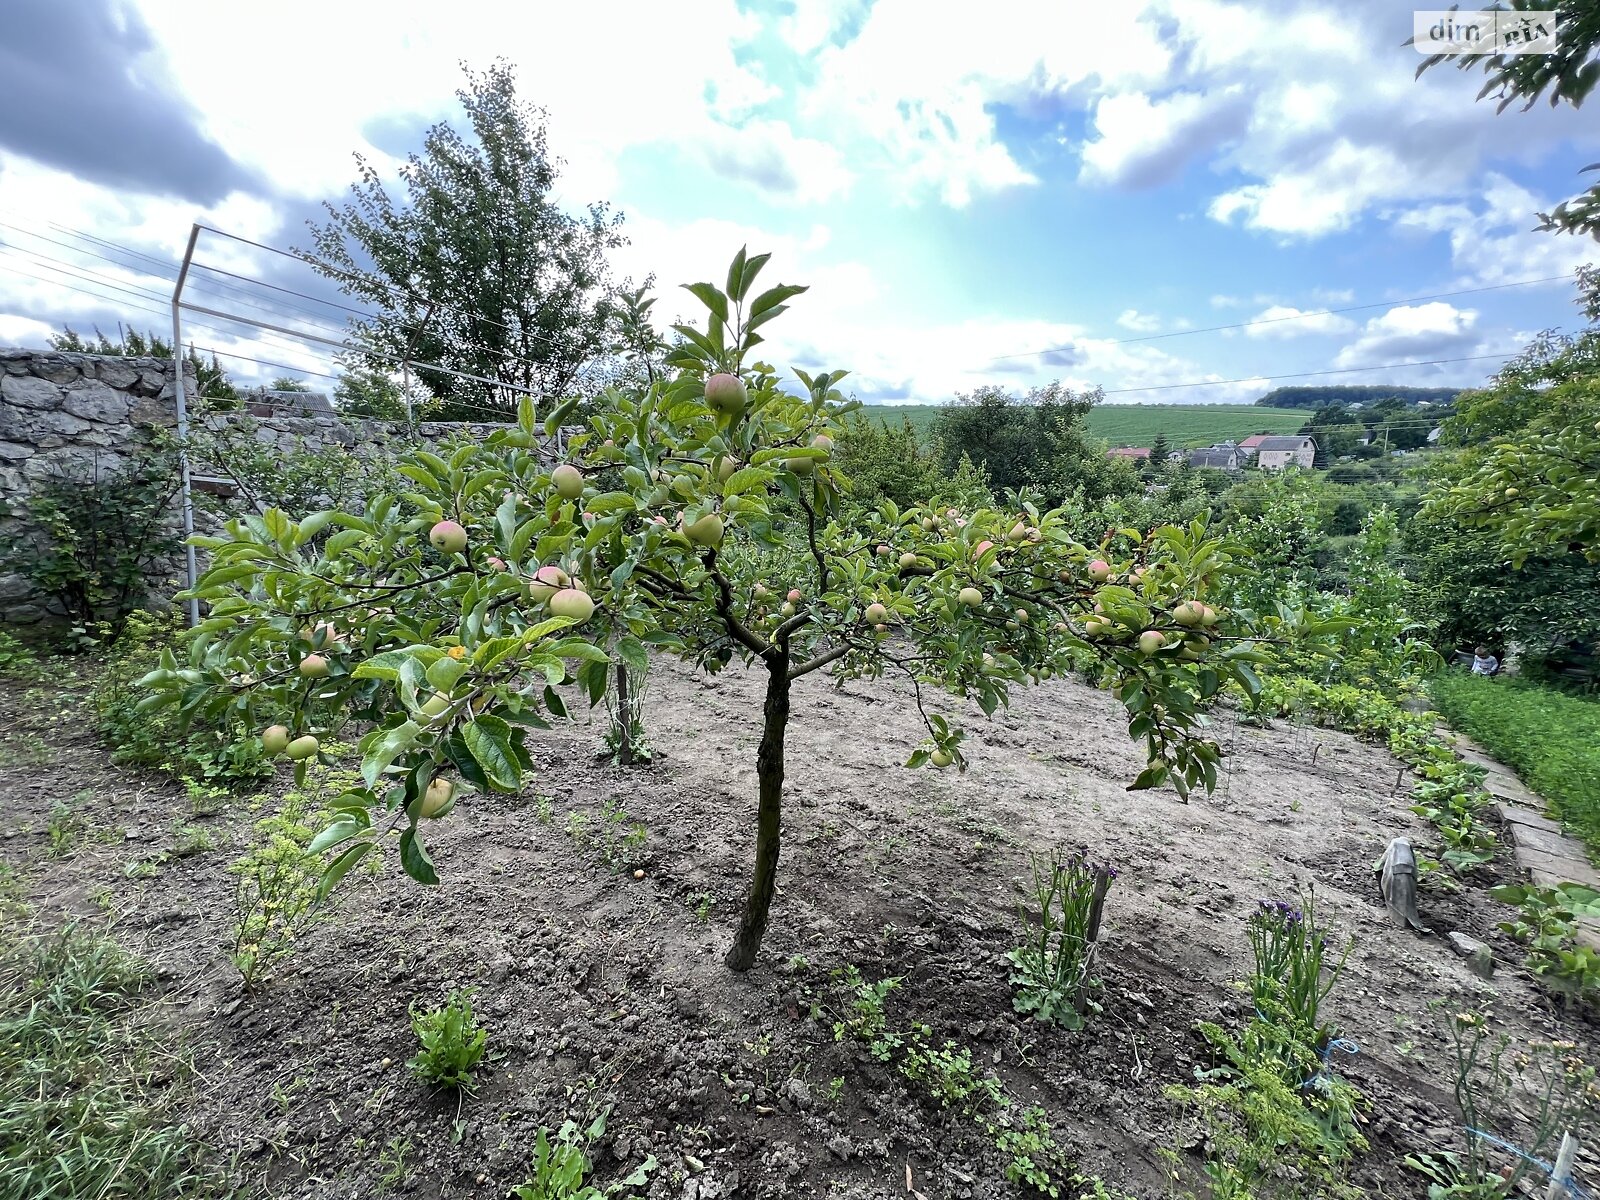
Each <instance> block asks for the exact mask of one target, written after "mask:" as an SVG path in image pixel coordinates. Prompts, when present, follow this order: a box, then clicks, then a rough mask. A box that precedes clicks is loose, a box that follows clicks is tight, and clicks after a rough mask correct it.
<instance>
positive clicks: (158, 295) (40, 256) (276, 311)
mask: <svg viewBox="0 0 1600 1200" xmlns="http://www.w3.org/2000/svg"><path fill="white" fill-rule="evenodd" d="M0 225H4V226H5V227H6V228H8V229H16V228H18V226H14V225H9V224H7V223H6V222H0ZM23 232H24V233H27V234H28V236H30V237H39V235H38V234H34V233H28V231H27V230H23ZM41 240H44V241H48V242H50V244H51V245H55V246H63V247H65V248H66V249H68V250H71V251H72V252H73V253H75V254H84V255H87V256H88V257H90V258H96V259H100V260H101V261H104V262H108V263H111V264H112V265H113V266H115V267H118V268H120V269H121V270H124V271H130V272H131V271H135V270H138V271H139V274H140V278H142V279H158V278H161V277H160V276H156V275H151V274H150V273H149V272H145V271H143V270H142V269H138V268H133V267H129V266H127V265H125V264H123V263H121V262H118V261H117V260H115V259H113V258H110V257H108V256H107V255H104V254H96V253H94V252H93V251H90V250H81V249H79V248H78V247H75V246H68V245H67V244H66V243H64V242H57V241H54V240H52V239H50V238H43V239H41ZM6 246H9V247H10V248H11V249H13V250H16V251H17V252H19V253H25V254H29V255H31V256H32V257H33V258H34V259H35V260H37V261H39V262H40V263H45V262H50V263H57V264H59V265H60V266H62V267H70V268H74V269H75V270H77V271H78V272H81V273H82V274H81V275H80V277H89V276H93V277H94V278H96V279H103V280H109V281H110V282H111V283H113V284H122V283H128V284H130V285H131V284H132V281H130V280H125V279H123V278H121V277H120V276H111V275H106V274H105V273H104V272H100V271H93V270H90V269H89V268H88V267H85V266H83V265H82V264H81V263H76V262H70V261H68V260H67V259H63V258H56V257H53V256H52V255H49V254H44V253H42V252H40V251H38V250H34V249H31V248H28V247H23V246H17V245H15V244H14V243H6V242H0V247H6ZM193 265H195V266H204V264H202V263H195V264H193ZM206 269H207V270H215V269H216V268H206ZM222 273H223V274H229V272H222ZM234 278H236V279H242V278H244V277H243V276H234ZM163 282H165V281H163ZM202 282H203V285H204V287H206V288H212V287H215V288H218V289H222V290H226V291H229V292H237V293H241V294H243V295H244V296H249V295H250V293H248V292H244V291H243V289H241V288H235V287H233V286H231V285H229V284H226V283H222V282H220V281H216V282H213V281H211V280H205V281H202ZM261 286H262V287H266V288H271V287H272V286H273V285H272V284H270V283H265V282H263V283H262V284H261ZM146 290H147V291H148V289H146ZM275 290H279V291H281V290H284V289H275ZM196 291H201V294H203V295H212V294H218V295H219V296H220V293H212V292H209V291H202V289H200V288H196ZM148 294H149V296H150V298H151V299H154V300H161V301H163V302H165V301H167V300H168V296H167V295H166V294H165V293H162V292H153V291H150V292H148ZM296 294H298V293H296ZM221 298H224V299H226V298H227V297H221ZM232 302H233V303H235V304H243V305H244V306H245V307H247V308H253V309H256V310H257V311H259V312H264V313H269V314H271V315H273V316H283V315H285V309H288V310H291V312H292V313H293V314H294V315H297V316H298V314H299V313H301V312H308V311H309V310H305V309H300V308H298V307H297V306H295V305H280V306H279V307H277V308H269V307H267V306H265V305H262V304H258V303H255V302H254V301H252V300H250V299H236V300H233V301H232ZM350 311H352V312H358V311H359V310H356V309H351V310H350ZM309 315H310V316H311V317H313V318H315V317H316V316H317V315H318V314H314V313H312V314H309ZM300 319H302V320H303V319H305V318H303V317H302V318H300ZM311 323H312V324H313V325H314V326H315V327H316V328H318V329H321V330H324V331H326V332H329V333H339V334H342V333H343V330H341V329H340V328H338V327H337V326H333V325H326V324H320V323H318V322H317V321H315V320H312V322H311Z"/></svg>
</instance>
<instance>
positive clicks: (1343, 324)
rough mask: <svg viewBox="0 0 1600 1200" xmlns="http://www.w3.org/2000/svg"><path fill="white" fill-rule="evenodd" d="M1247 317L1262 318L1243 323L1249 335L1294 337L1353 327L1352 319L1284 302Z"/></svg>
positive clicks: (1327, 332) (1328, 332)
mask: <svg viewBox="0 0 1600 1200" xmlns="http://www.w3.org/2000/svg"><path fill="white" fill-rule="evenodd" d="M1250 319H1251V320H1252V321H1260V322H1262V324H1259V325H1249V326H1246V327H1245V333H1246V334H1247V335H1248V336H1250V337H1253V338H1297V337H1309V336H1312V335H1314V334H1330V333H1349V332H1350V331H1351V330H1353V329H1355V327H1356V325H1355V322H1354V321H1351V320H1347V319H1346V318H1344V317H1341V316H1339V315H1337V314H1335V313H1325V312H1318V311H1317V310H1316V309H1309V310H1307V309H1299V308H1295V307H1293V306H1292V305H1288V304H1274V305H1272V306H1271V307H1269V308H1264V309H1262V310H1261V311H1260V312H1258V313H1257V314H1256V315H1255V316H1253V317H1251V318H1250Z"/></svg>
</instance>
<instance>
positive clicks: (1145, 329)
mask: <svg viewBox="0 0 1600 1200" xmlns="http://www.w3.org/2000/svg"><path fill="white" fill-rule="evenodd" d="M1117 324H1118V325H1121V326H1122V327H1123V328H1124V329H1131V330H1133V332H1134V333H1154V332H1155V331H1156V330H1158V329H1160V328H1161V318H1160V317H1158V316H1156V315H1154V314H1153V313H1142V312H1140V311H1139V310H1138V309H1136V308H1129V309H1125V310H1124V311H1123V313H1122V315H1121V316H1120V317H1118V318H1117Z"/></svg>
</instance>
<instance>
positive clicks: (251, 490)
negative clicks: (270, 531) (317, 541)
mask: <svg viewBox="0 0 1600 1200" xmlns="http://www.w3.org/2000/svg"><path fill="white" fill-rule="evenodd" d="M255 433H256V424H255V422H254V421H250V420H246V419H240V418H237V417H233V418H229V419H228V420H227V421H225V422H206V421H204V420H202V421H200V422H199V423H198V424H197V425H196V427H195V430H194V432H193V434H192V435H191V438H190V443H189V452H190V454H191V456H192V457H194V458H195V459H197V460H199V461H200V462H203V463H206V464H207V465H208V466H210V467H212V468H215V469H216V470H218V471H220V472H222V473H223V474H225V475H227V476H228V477H229V478H230V479H232V480H233V482H234V484H235V485H236V486H237V487H238V489H239V491H240V493H241V494H242V495H243V497H244V499H245V500H246V502H247V505H248V511H251V512H254V511H256V510H257V509H266V508H280V509H283V510H284V511H286V512H299V513H309V512H315V511H317V510H318V509H323V508H349V509H356V510H359V508H360V506H361V504H362V502H363V501H364V500H365V499H366V498H367V497H368V496H372V495H376V494H377V493H378V492H381V491H384V490H387V489H390V488H393V487H395V486H396V485H397V483H398V482H399V477H398V476H396V475H395V474H394V460H393V459H392V458H391V457H390V456H389V455H387V454H384V453H381V452H374V453H372V454H368V455H362V454H356V453H355V452H353V451H351V450H348V449H346V448H345V447H343V446H336V445H325V446H310V445H307V444H306V441H305V439H303V438H302V439H299V440H298V441H296V442H295V444H294V445H293V446H291V447H290V448H288V449H285V448H284V447H282V446H280V445H277V444H276V443H265V442H261V441H258V440H257V438H256V436H255ZM196 503H198V504H200V505H201V507H202V508H204V509H206V510H207V511H209V512H211V513H213V514H214V515H215V516H217V517H219V518H220V517H225V516H230V515H235V514H236V512H237V510H238V507H239V505H238V501H237V500H233V499H227V500H223V499H219V498H216V497H211V496H205V495H201V496H197V497H196Z"/></svg>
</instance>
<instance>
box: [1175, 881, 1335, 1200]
mask: <svg viewBox="0 0 1600 1200" xmlns="http://www.w3.org/2000/svg"><path fill="white" fill-rule="evenodd" d="M1248 936H1249V939H1250V945H1251V949H1252V951H1253V953H1254V958H1255V965H1254V969H1253V971H1252V973H1251V977H1250V980H1249V987H1250V994H1251V998H1252V999H1253V1000H1254V1001H1255V1006H1256V1011H1255V1014H1254V1015H1253V1016H1252V1017H1251V1018H1250V1019H1249V1021H1248V1022H1247V1023H1246V1025H1245V1028H1244V1030H1243V1031H1242V1032H1241V1033H1239V1034H1238V1035H1234V1034H1232V1033H1229V1032H1228V1031H1227V1030H1225V1029H1223V1028H1222V1027H1221V1026H1219V1025H1216V1024H1214V1023H1211V1022H1201V1023H1200V1025H1199V1031H1200V1034H1201V1036H1202V1037H1204V1038H1205V1040H1206V1041H1207V1042H1208V1043H1209V1044H1210V1046H1211V1048H1212V1051H1213V1052H1214V1054H1215V1055H1216V1065H1215V1066H1214V1067H1213V1068H1211V1069H1210V1070H1204V1071H1199V1072H1197V1075H1198V1079H1199V1085H1198V1086H1196V1087H1182V1086H1175V1087H1171V1088H1169V1089H1167V1095H1168V1096H1169V1097H1170V1098H1172V1099H1174V1100H1177V1101H1179V1102H1181V1103H1183V1104H1186V1105H1189V1106H1190V1107H1192V1108H1193V1109H1194V1110H1195V1111H1196V1112H1198V1114H1199V1116H1200V1118H1201V1122H1202V1124H1203V1125H1204V1127H1205V1131H1206V1137H1205V1142H1206V1145H1207V1157H1206V1165H1205V1174H1206V1178H1207V1181H1208V1182H1209V1184H1210V1186H1211V1194H1212V1196H1213V1197H1216V1198H1218V1200H1251V1198H1253V1197H1255V1196H1257V1195H1261V1194H1271V1195H1282V1196H1296V1197H1300V1196H1304V1197H1307V1198H1308V1200H1309V1198H1311V1197H1316V1198H1317V1200H1325V1198H1328V1197H1337V1198H1339V1200H1344V1198H1346V1197H1348V1198H1350V1200H1355V1198H1356V1197H1359V1196H1361V1195H1363V1194H1364V1193H1362V1192H1360V1191H1359V1190H1357V1189H1355V1188H1352V1187H1351V1186H1350V1185H1349V1184H1348V1183H1347V1182H1346V1180H1345V1170H1346V1166H1347V1164H1348V1162H1349V1160H1350V1159H1351V1157H1352V1156H1353V1155H1355V1154H1358V1153H1361V1152H1363V1151H1365V1150H1366V1148H1367V1143H1366V1141H1365V1139H1364V1138H1362V1136H1361V1134H1360V1131H1359V1130H1358V1128H1357V1124H1356V1122H1357V1113H1358V1111H1359V1110H1360V1109H1361V1108H1362V1106H1363V1102H1362V1099H1361V1096H1360V1094H1359V1093H1358V1092H1357V1091H1356V1090H1355V1089H1354V1088H1352V1087H1351V1086H1350V1085H1349V1084H1348V1083H1346V1082H1344V1081H1343V1080H1342V1079H1340V1078H1339V1077H1338V1076H1337V1075H1335V1074H1334V1073H1333V1072H1332V1070H1331V1069H1330V1068H1329V1066H1328V1056H1329V1054H1330V1052H1331V1051H1332V1050H1333V1049H1334V1047H1335V1043H1334V1030H1333V1029H1332V1027H1331V1026H1330V1025H1329V1024H1327V1023H1326V1022H1323V1021H1322V1020H1321V1019H1320V1009H1321V1004H1322V1001H1323V1000H1325V999H1326V998H1327V995H1328V993H1329V991H1331V990H1332V988H1333V985H1334V983H1335V982H1336V981H1337V979H1338V974H1339V967H1334V968H1333V969H1332V970H1331V971H1327V970H1325V961H1324V960H1325V951H1326V937H1325V936H1324V934H1323V933H1322V931H1321V930H1320V929H1319V928H1318V927H1317V923H1316V913H1315V909H1314V907H1313V902H1312V901H1311V900H1310V899H1309V898H1307V899H1306V900H1305V901H1304V902H1303V903H1302V907H1301V908H1299V909H1296V908H1294V907H1293V906H1291V905H1288V904H1283V903H1281V902H1277V901H1267V900H1263V901H1262V902H1261V904H1260V906H1259V908H1258V909H1257V911H1256V912H1255V913H1253V914H1251V917H1250V919H1249V922H1248ZM1345 954H1346V955H1348V954H1349V948H1348V947H1347V948H1346V950H1345ZM1343 961H1344V960H1343V958H1341V959H1340V966H1342V965H1343ZM1269 1181H1270V1183H1271V1188H1270V1191H1268V1190H1267V1189H1263V1188H1262V1186H1261V1185H1262V1184H1264V1183H1268V1182H1269Z"/></svg>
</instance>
